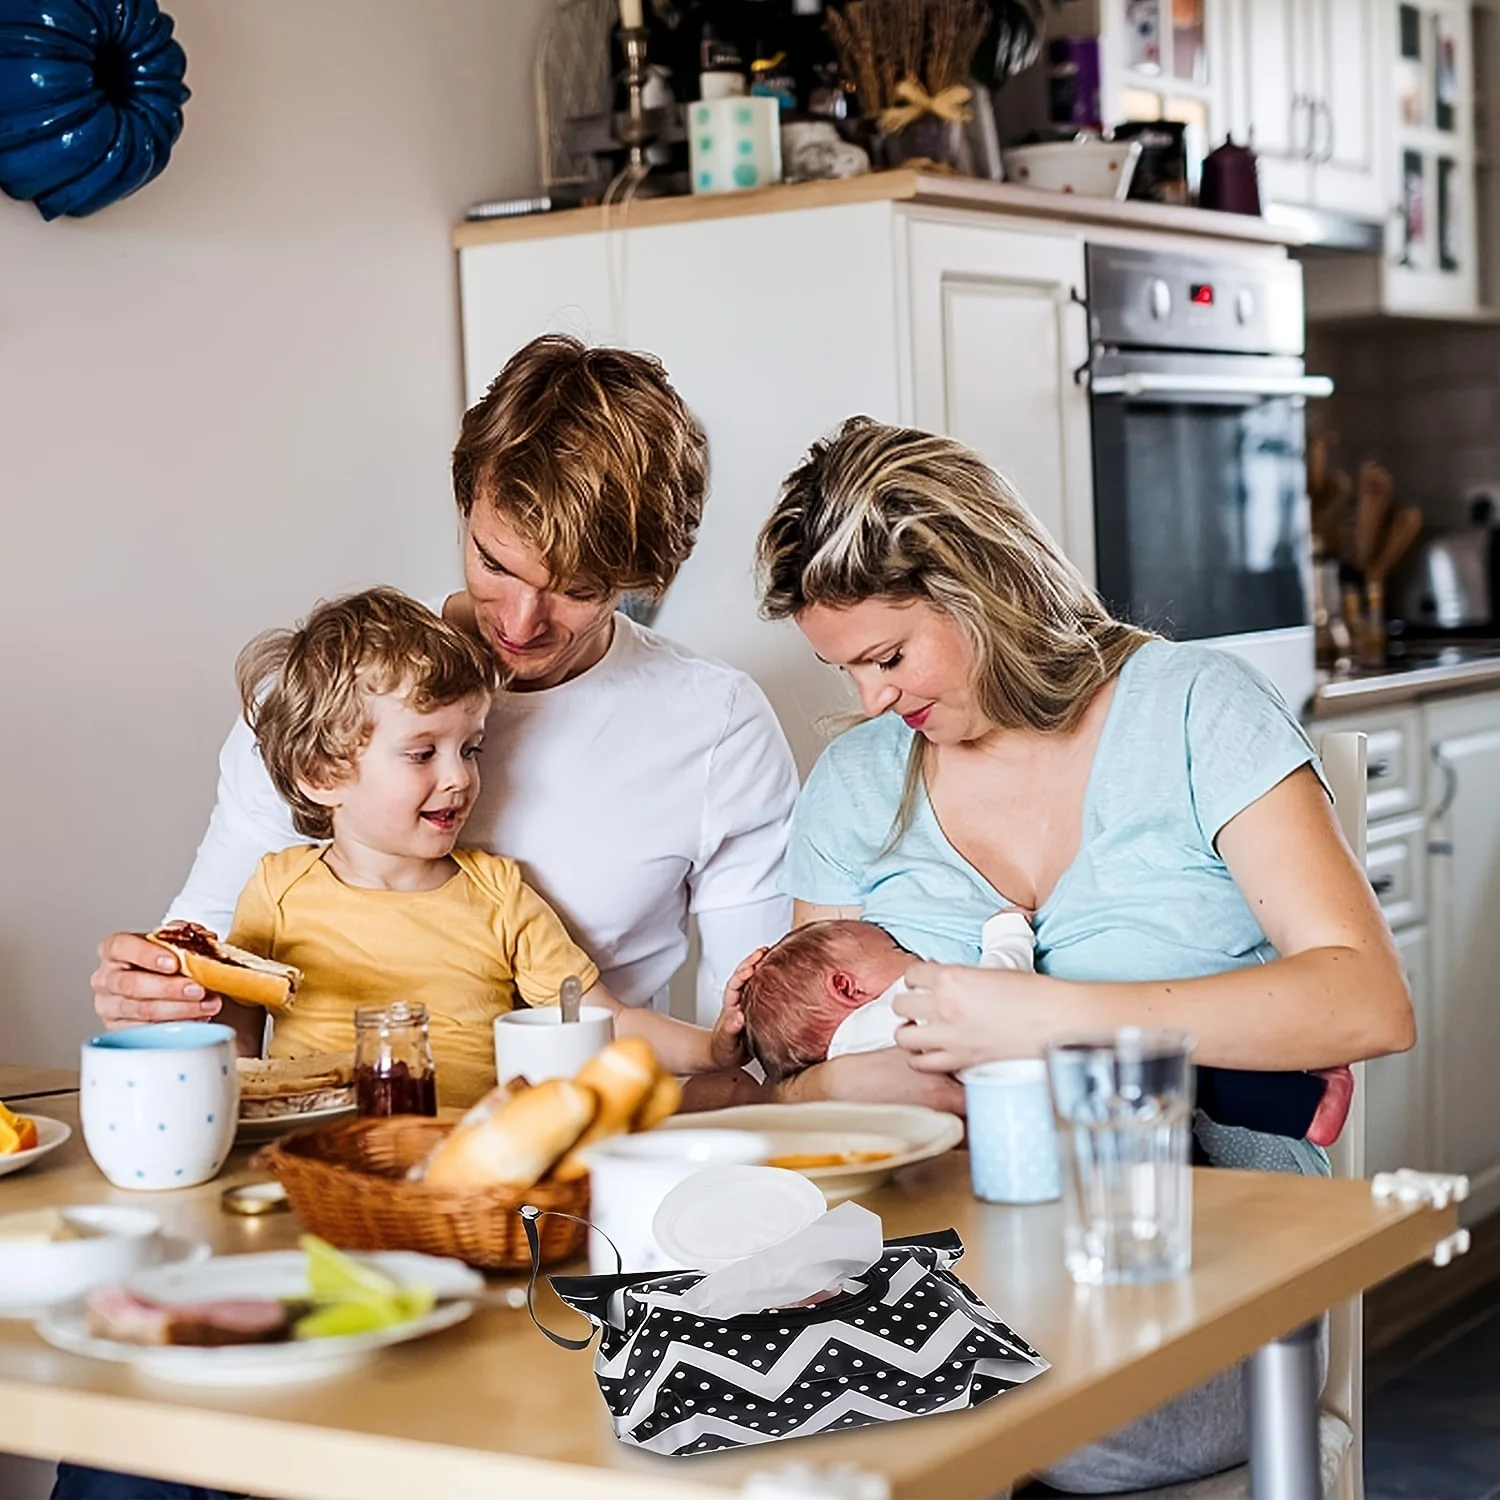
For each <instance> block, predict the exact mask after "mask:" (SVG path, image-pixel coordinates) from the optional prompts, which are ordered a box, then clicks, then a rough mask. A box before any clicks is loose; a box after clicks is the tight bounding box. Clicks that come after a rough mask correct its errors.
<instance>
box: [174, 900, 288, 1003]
mask: <svg viewBox="0 0 1500 1500" xmlns="http://www.w3.org/2000/svg"><path fill="white" fill-rule="evenodd" d="M146 941H147V942H148V943H155V944H156V946H157V947H158V948H165V949H166V950H167V952H168V953H170V954H172V955H173V956H174V957H175V958H176V959H177V967H178V969H179V970H181V972H182V973H184V974H186V975H187V976H188V978H189V979H196V980H197V981H198V983H199V984H201V985H202V986H203V988H204V989H206V990H209V991H211V992H212V993H214V994H216V995H223V996H225V997H226V998H228V999H230V1000H239V1001H242V1002H243V1003H244V1004H246V1005H260V1006H264V1007H265V1009H267V1010H268V1011H270V1012H271V1014H272V1015H285V1014H286V1012H287V1011H289V1010H290V1009H291V1008H292V999H293V997H294V996H295V995H296V993H297V986H298V985H299V984H301V983H302V970H301V969H298V968H294V967H293V966H292V965H291V964H279V963H277V962H276V961H275V960H274V959H270V958H262V957H260V955H259V954H256V953H247V952H246V951H245V949H243V948H235V947H232V946H231V945H230V944H228V943H221V942H220V941H219V939H218V937H217V936H216V935H215V934H214V933H212V932H210V931H209V930H208V928H206V927H200V926H199V925H198V924H197V923H196V922H170V923H168V924H167V926H165V927H159V928H157V930H156V931H155V932H148V933H147V934H146Z"/></svg>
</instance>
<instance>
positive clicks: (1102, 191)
mask: <svg viewBox="0 0 1500 1500" xmlns="http://www.w3.org/2000/svg"><path fill="white" fill-rule="evenodd" d="M1000 159H1001V161H1003V162H1004V164H1005V180H1006V181H1007V182H1013V183H1016V184H1017V185H1018V186H1020V187H1033V188H1041V189H1042V190H1043V191H1045V192H1049V193H1077V194H1078V195H1079V196H1080V197H1082V198H1125V197H1126V196H1127V195H1128V194H1129V192H1130V179H1131V178H1132V177H1134V176H1135V164H1136V163H1137V162H1138V161H1139V160H1140V159H1141V143H1140V142H1139V141H1100V140H1082V141H1043V142H1041V143H1039V144H1038V145H1035V146H1012V147H1011V148H1010V149H1009V150H1007V151H1002V152H1001V153H1000Z"/></svg>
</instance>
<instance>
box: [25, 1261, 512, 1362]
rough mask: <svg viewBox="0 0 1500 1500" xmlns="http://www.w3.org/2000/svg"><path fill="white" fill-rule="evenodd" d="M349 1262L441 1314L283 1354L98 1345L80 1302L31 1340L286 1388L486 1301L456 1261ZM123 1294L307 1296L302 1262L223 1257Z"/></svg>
mask: <svg viewBox="0 0 1500 1500" xmlns="http://www.w3.org/2000/svg"><path fill="white" fill-rule="evenodd" d="M355 1259H356V1260H360V1261H363V1262H365V1263H366V1264H368V1265H373V1266H378V1267H379V1268H380V1269H381V1270H382V1271H384V1272H385V1273H386V1274H387V1275H389V1276H392V1277H394V1278H395V1280H396V1281H398V1282H400V1283H401V1284H403V1285H405V1286H418V1285H420V1286H427V1287H431V1288H432V1290H433V1291H434V1292H436V1293H437V1296H438V1298H439V1299H440V1300H439V1302H438V1305H437V1306H436V1307H435V1308H433V1310H432V1311H431V1312H430V1313H428V1314H427V1316H426V1317H423V1318H414V1319H412V1321H411V1322H409V1323H400V1324H397V1325H396V1326H395V1327H394V1328H382V1329H380V1330H378V1331H377V1332H375V1333H360V1334H352V1335H350V1336H348V1337H345V1338H330V1339H304V1340H298V1341H294V1342H289V1343H284V1344H239V1345H232V1346H230V1347H228V1348H224V1349H190V1348H170V1347H169V1348H155V1347H150V1348H148V1347H143V1346H141V1345H139V1344H124V1343H120V1342H119V1341H118V1340H115V1339H98V1338H94V1337H92V1336H91V1335H90V1333H89V1328H88V1317H87V1315H86V1313H85V1312H84V1309H83V1306H82V1304H81V1303H77V1302H74V1303H69V1304H68V1305H67V1306H66V1307H61V1308H54V1309H53V1310H52V1311H50V1312H48V1313H46V1314H44V1315H43V1316H42V1317H41V1318H39V1319H38V1320H37V1324H36V1330H37V1332H38V1333H39V1334H41V1336H42V1337H43V1338H44V1339H46V1341H47V1342H48V1343H49V1344H52V1345H53V1346H54V1347H55V1348H58V1349H65V1350H67V1351H68V1352H69V1353H70V1354H86V1355H89V1356H91V1357H92V1358H94V1359H107V1360H114V1361H116V1362H118V1363H122V1364H128V1365H133V1366H135V1368H136V1369H137V1370H139V1371H140V1372H141V1373H142V1374H143V1375H148V1376H150V1377H152V1378H153V1379H156V1380H163V1381H168V1382H170V1383H171V1384H174V1385H197V1386H252V1385H254V1386H268V1385H288V1384H292V1383H295V1382H299V1381H307V1380H323V1379H326V1378H327V1377H328V1376H331V1375H342V1374H344V1373H345V1372H346V1371H348V1370H351V1369H353V1368H355V1367H356V1366H357V1365H360V1364H363V1363H364V1362H365V1361H366V1360H368V1359H369V1358H370V1357H371V1356H372V1355H374V1354H375V1353H376V1352H377V1351H378V1350H381V1349H384V1348H386V1347H388V1346H389V1345H391V1344H403V1343H406V1342H407V1341H408V1340H410V1339H418V1338H422V1337H423V1336H424V1335H426V1334H429V1333H436V1332H437V1331H438V1330H439V1329H442V1328H450V1327H452V1326H453V1324H455V1323H461V1322H463V1320H464V1319H465V1318H467V1317H468V1316H469V1314H470V1313H471V1312H472V1311H473V1310H474V1304H473V1302H472V1301H469V1300H468V1299H469V1298H472V1297H478V1296H482V1295H483V1292H484V1278H483V1277H482V1276H481V1275H479V1273H478V1272H477V1271H471V1270H470V1269H469V1268H468V1267H467V1266H465V1265H463V1264H461V1263H460V1262H458V1261H456V1260H442V1259H439V1258H438V1257H437V1256H434V1255H414V1254H409V1253H406V1252H404V1251H388V1252H385V1253H382V1254H378V1255H357V1256H355ZM124 1284H125V1286H126V1287H127V1288H129V1290H131V1291H132V1292H135V1293H136V1294H137V1295H139V1296H141V1297H147V1298H150V1299H151V1300H152V1301H155V1302H163V1303H167V1304H173V1303H182V1302H214V1301H219V1300H225V1299H229V1300H233V1299H239V1298H250V1299H258V1298H273V1299H274V1298H296V1297H301V1296H305V1295H306V1292H307V1257H306V1256H305V1255H303V1254H302V1252H301V1251H300V1250H273V1251H268V1252H266V1253H264V1254H261V1255H225V1256H219V1257H216V1258H215V1259H213V1260H206V1261H204V1262H203V1263H202V1264H201V1265H195V1266H159V1267H156V1268H154V1269H152V1270H149V1271H139V1272H137V1273H136V1274H135V1275H133V1276H129V1277H127V1278H126V1279H125V1283H124Z"/></svg>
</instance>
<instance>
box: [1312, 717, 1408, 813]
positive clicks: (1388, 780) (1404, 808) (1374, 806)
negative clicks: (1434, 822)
mask: <svg viewBox="0 0 1500 1500" xmlns="http://www.w3.org/2000/svg"><path fill="white" fill-rule="evenodd" d="M1347 729H1356V730H1359V731H1360V732H1361V733H1363V734H1365V735H1367V736H1368V738H1369V744H1368V747H1367V751H1366V762H1365V764H1366V770H1365V784H1366V786H1367V787H1368V788H1369V802H1368V804H1367V807H1368V815H1369V819H1370V822H1371V823H1372V824H1373V823H1375V822H1378V821H1379V820H1380V819H1381V818H1390V817H1394V816H1395V815H1396V814H1398V813H1405V812H1411V811H1412V809H1413V808H1417V807H1420V806H1421V805H1422V785H1423V783H1422V770H1423V767H1422V723H1421V718H1420V715H1419V714H1418V711H1417V710H1416V709H1414V708H1407V709H1397V710H1395V711H1393V712H1388V713H1376V714H1360V715H1353V714H1351V715H1350V716H1349V717H1348V718H1344V719H1320V720H1319V721H1318V722H1317V723H1316V724H1315V725H1313V739H1314V741H1315V742H1319V743H1321V740H1322V737H1323V736H1324V735H1325V734H1328V733H1330V732H1332V731H1333V730H1347ZM1371 836H1372V837H1373V836H1374V831H1373V829H1372V831H1371Z"/></svg>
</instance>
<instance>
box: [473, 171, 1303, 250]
mask: <svg viewBox="0 0 1500 1500" xmlns="http://www.w3.org/2000/svg"><path fill="white" fill-rule="evenodd" d="M881 200H890V201H892V202H902V203H914V204H920V205H924V206H930V207H935V208H966V209H974V210H978V211H980V212H987V213H995V214H1008V215H1011V216H1020V217H1026V218H1044V219H1057V220H1066V221H1068V222H1071V223H1087V224H1109V225H1114V226H1116V227H1117V228H1126V229H1154V230H1158V231H1161V232H1164V233H1171V234H1185V235H1204V236H1208V237H1211V238H1215V239H1221V240H1224V239H1228V240H1241V241H1245V240H1248V241H1251V242H1253V243H1257V244H1262V245H1300V244H1302V243H1304V236H1303V234H1302V232H1301V230H1299V229H1297V228H1295V227H1293V226H1291V225H1289V224H1268V223H1267V222H1266V221H1265V220H1264V219H1259V218H1254V217H1251V216H1250V215H1248V214H1223V213H1215V212H1213V211H1212V210H1209V209H1202V208H1179V207H1176V206H1175V205H1172V204H1164V203H1139V202H1135V201H1133V200H1131V201H1126V202H1124V203H1119V202H1116V201H1115V200H1114V199H1113V198H1085V197H1080V196H1078V195H1077V194H1073V193H1046V192H1042V191H1041V190H1040V189H1037V188H1027V187H1018V186H1017V185H1016V184H1015V183H1010V182H989V181H986V180H984V179H981V178H975V177H945V176H941V175H938V174H936V173H929V172H915V171H910V170H907V169H900V170H897V171H891V172H870V173H867V174H866V175H865V176H863V177H846V178H842V179H840V180H838V181H833V182H797V183H785V184H782V185H781V186H778V187H769V188H758V189H755V190H753V191H750V192H744V193H704V194H691V193H689V194H683V195H679V196H677V197H672V198H637V199H635V200H634V201H633V202H632V203H630V204H629V205H628V206H627V207H624V208H618V207H617V208H613V209H603V208H598V207H594V208H571V209H565V210H563V211H562V212H559V213H550V214H526V215H523V216H521V217H518V218H513V219H482V220H477V221H475V222H473V223H467V222H466V223H463V224H460V225H458V226H457V228H455V229H454V231H453V245H454V248H455V249H458V250H466V249H471V248H472V247H474V246H476V245H497V244H502V243H505V242H507V241H510V240H535V239H553V238H557V237H560V236H563V235H572V234H597V233H599V232H600V231H602V230H606V229H645V228H648V227H651V226H654V225H659V224H683V223H690V222H696V221H698V220H703V219H727V218H739V217H742V216H743V215H746V214H770V213H790V212H793V211H795V210H797V209H804V208H831V207H835V206H837V205H840V204H845V203H873V202H879V201H881Z"/></svg>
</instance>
